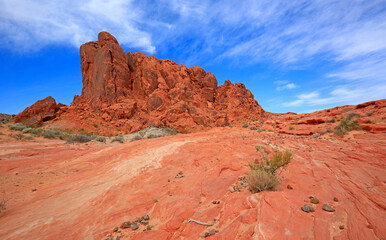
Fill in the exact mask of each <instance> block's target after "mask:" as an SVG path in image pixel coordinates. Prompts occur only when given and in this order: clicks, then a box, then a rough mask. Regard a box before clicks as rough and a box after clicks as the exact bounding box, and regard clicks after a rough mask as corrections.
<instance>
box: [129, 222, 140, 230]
mask: <svg viewBox="0 0 386 240" xmlns="http://www.w3.org/2000/svg"><path fill="white" fill-rule="evenodd" d="M138 228H139V226H138V225H137V223H134V224H133V226H132V227H131V229H132V230H137V229H138Z"/></svg>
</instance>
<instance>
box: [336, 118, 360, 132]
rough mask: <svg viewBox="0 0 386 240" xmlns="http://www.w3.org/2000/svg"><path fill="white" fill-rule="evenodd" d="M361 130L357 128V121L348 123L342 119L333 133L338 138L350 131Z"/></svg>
mask: <svg viewBox="0 0 386 240" xmlns="http://www.w3.org/2000/svg"><path fill="white" fill-rule="evenodd" d="M361 129H362V127H361V126H359V124H358V121H357V120H351V121H349V120H346V119H342V120H340V123H339V125H338V126H336V127H335V131H334V133H335V134H336V135H338V136H343V135H345V134H346V133H348V132H350V131H353V130H361Z"/></svg>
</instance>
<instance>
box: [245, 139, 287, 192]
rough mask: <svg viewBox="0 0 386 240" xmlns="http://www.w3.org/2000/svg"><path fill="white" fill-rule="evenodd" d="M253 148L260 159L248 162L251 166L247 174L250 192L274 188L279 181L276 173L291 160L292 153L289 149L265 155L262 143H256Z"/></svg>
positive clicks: (278, 173)
mask: <svg viewBox="0 0 386 240" xmlns="http://www.w3.org/2000/svg"><path fill="white" fill-rule="evenodd" d="M255 148H256V151H257V152H258V153H259V154H260V156H261V159H260V161H257V160H256V161H255V162H254V163H249V167H250V168H251V170H250V172H249V174H248V176H247V181H248V185H249V189H250V190H251V191H252V192H260V191H263V190H275V189H276V187H277V186H278V185H279V183H280V179H279V177H278V175H280V174H281V173H282V171H284V170H285V168H286V167H287V165H288V164H289V163H290V162H291V158H292V153H291V152H290V151H289V150H285V151H274V152H273V153H272V154H271V156H270V157H267V156H266V154H265V152H266V147H265V146H264V145H256V146H255Z"/></svg>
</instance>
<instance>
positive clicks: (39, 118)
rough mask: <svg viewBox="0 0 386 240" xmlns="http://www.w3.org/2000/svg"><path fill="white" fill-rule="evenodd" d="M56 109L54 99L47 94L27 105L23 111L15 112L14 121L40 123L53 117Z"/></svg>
mask: <svg viewBox="0 0 386 240" xmlns="http://www.w3.org/2000/svg"><path fill="white" fill-rule="evenodd" d="M56 109H57V105H56V101H55V99H54V98H53V97H51V96H48V97H46V98H44V99H42V100H39V101H37V102H36V103H34V104H32V105H31V106H29V107H27V108H26V109H25V110H24V111H23V112H21V113H19V114H17V115H16V116H15V119H14V121H15V122H28V123H29V124H34V125H40V124H42V123H43V122H44V121H48V120H52V119H54V118H55V111H56Z"/></svg>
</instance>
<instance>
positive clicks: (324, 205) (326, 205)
mask: <svg viewBox="0 0 386 240" xmlns="http://www.w3.org/2000/svg"><path fill="white" fill-rule="evenodd" d="M322 209H323V210H324V211H327V212H335V209H333V208H332V207H331V206H330V205H328V204H327V203H325V204H323V207H322Z"/></svg>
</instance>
